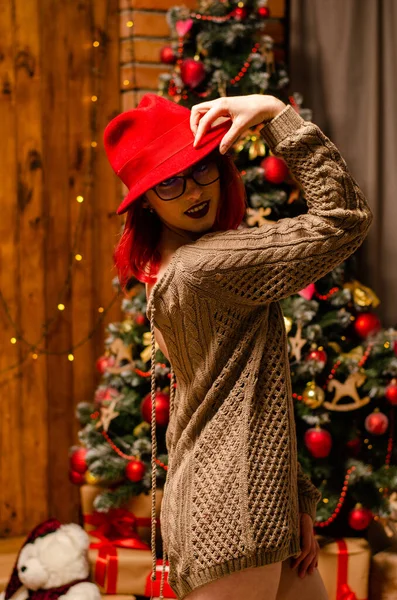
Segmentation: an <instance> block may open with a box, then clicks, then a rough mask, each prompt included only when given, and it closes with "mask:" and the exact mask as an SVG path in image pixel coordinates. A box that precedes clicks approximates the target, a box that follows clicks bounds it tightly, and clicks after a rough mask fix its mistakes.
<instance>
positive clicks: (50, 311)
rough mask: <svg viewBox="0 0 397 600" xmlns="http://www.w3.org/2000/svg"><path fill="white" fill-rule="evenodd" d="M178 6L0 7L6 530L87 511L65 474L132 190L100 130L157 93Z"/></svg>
mask: <svg viewBox="0 0 397 600" xmlns="http://www.w3.org/2000/svg"><path fill="white" fill-rule="evenodd" d="M285 2H286V0H269V7H270V10H271V14H272V18H271V19H270V20H269V21H268V26H267V30H266V31H267V32H268V33H269V35H272V36H273V37H274V39H275V41H276V43H277V45H278V48H279V50H280V51H283V48H284V47H285V36H286V30H285V10H286V8H285ZM174 4H175V2H174V1H173V0H78V1H77V0H70V1H69V2H58V1H56V0H30V1H29V2H25V1H24V0H4V1H3V2H2V3H1V5H0V81H1V95H0V133H1V139H2V142H3V143H2V144H1V145H0V180H1V186H0V206H1V218H0V293H1V295H0V410H1V419H0V537H7V536H13V535H19V534H24V533H26V532H28V531H29V530H30V529H31V528H32V527H33V526H35V525H36V524H37V523H38V522H39V521H41V520H42V519H44V518H47V517H48V516H56V517H58V518H59V519H61V520H62V521H65V522H67V521H69V520H70V521H72V520H73V521H75V520H77V519H78V517H79V497H78V488H76V487H75V486H73V485H72V484H71V483H70V482H69V479H68V450H69V447H70V446H71V445H72V444H74V443H76V442H77V431H78V423H77V421H76V419H75V414H74V411H75V406H76V404H77V403H78V402H80V401H84V400H91V399H92V396H93V393H94V390H95V387H96V385H97V384H98V381H99V375H98V373H96V371H95V360H96V358H97V357H98V356H99V355H100V354H101V353H102V352H103V347H104V338H105V332H104V329H105V325H106V324H107V323H109V322H111V321H117V320H120V319H121V318H122V314H121V311H120V302H121V299H120V298H117V299H116V300H115V301H114V297H115V292H114V290H113V289H112V286H111V280H112V278H113V277H114V275H115V272H114V269H113V264H112V251H113V248H114V245H115V242H116V238H117V236H118V234H119V232H120V228H121V225H122V219H120V218H119V217H117V215H116V214H115V209H116V207H117V205H118V203H119V201H120V198H121V195H122V194H123V193H124V192H125V190H124V189H123V186H121V184H120V183H119V182H118V180H117V178H116V176H115V175H114V173H113V171H112V170H111V168H110V166H109V164H108V162H107V159H106V156H105V153H104V150H103V146H102V133H103V129H104V128H105V126H106V124H107V123H108V121H109V120H110V119H111V118H112V117H113V116H115V115H116V114H117V113H118V112H120V111H121V110H127V109H129V108H132V107H134V106H136V104H137V103H138V102H139V100H140V98H141V96H142V95H143V94H144V93H146V92H147V91H157V83H158V75H159V74H160V73H161V72H164V70H165V68H166V67H165V66H164V65H163V64H161V63H160V62H159V51H160V48H161V47H162V46H163V45H165V44H167V43H169V29H168V25H167V22H166V18H165V15H166V11H167V9H168V8H169V7H170V6H173V5H174ZM184 4H185V5H187V6H190V7H191V8H194V7H195V6H196V2H195V0H194V1H193V0H184ZM129 20H133V23H134V26H133V27H132V28H131V27H128V25H127V23H128V21H129ZM95 40H99V42H100V44H99V46H98V47H97V48H94V47H93V41H95ZM132 58H134V59H135V70H134V69H133V68H132V67H133V64H132ZM134 73H135V74H136V79H134V77H133V74H134ZM127 81H128V82H129V83H126V82H127ZM93 94H94V95H97V97H98V100H97V101H96V102H95V103H93V102H92V99H91V98H92V96H93ZM94 131H96V134H95V136H94V137H96V139H92V137H93V132H94ZM92 142H94V143H95V142H96V143H97V146H96V147H95V148H93V147H92V145H91V144H92ZM78 195H83V196H84V202H83V203H82V204H79V203H78V202H77V201H76V197H77V196H78ZM81 211H83V212H81ZM76 239H77V242H76ZM76 253H79V254H81V256H82V260H80V261H77V260H75V259H74V258H73V256H74V255H75V254H76ZM112 301H114V303H113V304H111V303H112ZM59 303H63V304H64V305H65V310H63V311H59V310H58V308H57V306H58V304H59ZM109 305H111V306H110V309H109V311H108V312H107V313H106V314H103V313H100V312H99V309H100V308H101V307H104V308H106V307H108V306H109ZM101 314H102V316H103V322H100V321H99V318H100V315H101ZM12 338H16V339H17V343H14V344H13V343H11V341H10V340H11V339H12ZM74 346H77V347H76V348H75V349H74V350H73V355H74V360H73V361H70V360H68V356H67V355H68V353H69V352H70V351H71V348H73V347H74ZM35 348H36V350H35ZM33 354H36V355H37V357H34V356H33Z"/></svg>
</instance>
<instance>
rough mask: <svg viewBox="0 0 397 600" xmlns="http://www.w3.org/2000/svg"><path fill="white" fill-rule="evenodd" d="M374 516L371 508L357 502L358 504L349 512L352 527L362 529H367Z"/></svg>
mask: <svg viewBox="0 0 397 600" xmlns="http://www.w3.org/2000/svg"><path fill="white" fill-rule="evenodd" d="M372 518H373V515H372V512H371V511H370V510H369V508H365V506H363V505H362V504H360V503H359V502H357V504H356V506H355V507H354V508H353V510H351V511H350V513H349V517H348V522H349V525H350V527H351V528H352V529H356V530H357V531H361V530H362V529H367V527H368V525H369V524H370V523H371V521H372Z"/></svg>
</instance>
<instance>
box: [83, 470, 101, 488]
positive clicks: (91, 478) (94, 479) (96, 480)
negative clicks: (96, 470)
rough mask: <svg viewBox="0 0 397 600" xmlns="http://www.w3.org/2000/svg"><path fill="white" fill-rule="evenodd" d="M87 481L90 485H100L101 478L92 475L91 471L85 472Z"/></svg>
mask: <svg viewBox="0 0 397 600" xmlns="http://www.w3.org/2000/svg"><path fill="white" fill-rule="evenodd" d="M84 477H85V480H86V482H87V483H89V484H90V485H99V484H100V481H101V479H100V477H97V475H93V473H91V472H90V471H86V472H85V475H84Z"/></svg>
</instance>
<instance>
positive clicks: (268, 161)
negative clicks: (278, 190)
mask: <svg viewBox="0 0 397 600" xmlns="http://www.w3.org/2000/svg"><path fill="white" fill-rule="evenodd" d="M261 167H262V169H263V170H264V172H265V178H266V179H267V180H268V181H270V183H276V184H278V183H282V182H283V181H285V180H286V179H287V177H288V174H289V171H288V167H287V165H286V163H285V161H284V160H283V159H282V158H279V157H278V156H267V157H266V158H265V159H263V160H262V162H261Z"/></svg>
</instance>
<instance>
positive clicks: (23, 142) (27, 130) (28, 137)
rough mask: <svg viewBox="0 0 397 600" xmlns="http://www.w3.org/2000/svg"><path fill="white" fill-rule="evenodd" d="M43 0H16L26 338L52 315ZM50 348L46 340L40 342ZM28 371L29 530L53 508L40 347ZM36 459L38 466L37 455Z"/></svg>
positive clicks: (24, 449) (38, 333) (24, 392)
mask: <svg viewBox="0 0 397 600" xmlns="http://www.w3.org/2000/svg"><path fill="white" fill-rule="evenodd" d="M38 4H39V3H38V0H32V2H29V4H26V2H25V1H24V0H15V36H16V39H15V42H16V51H17V55H16V73H15V101H16V120H15V132H14V135H15V136H16V139H17V161H18V165H19V169H18V180H17V185H18V190H19V194H18V221H19V240H18V253H19V294H20V297H21V302H22V306H21V329H22V331H23V333H24V337H25V339H26V340H29V341H30V342H31V343H35V342H36V340H40V338H42V334H43V331H42V323H44V322H45V319H46V311H45V303H44V302H43V294H44V289H45V271H44V269H43V263H44V240H45V233H46V222H45V220H44V219H43V148H42V138H41V128H42V122H41V119H42V114H41V99H42V98H41V95H42V89H41V80H40V71H39V69H40V23H39V14H40V9H39V6H38ZM38 346H39V348H45V342H44V340H42V341H40V343H39V344H38ZM36 353H37V354H38V359H37V360H34V359H30V360H29V361H27V362H26V364H25V366H24V369H23V378H22V381H21V383H22V389H21V398H20V400H21V406H22V407H23V409H22V410H21V421H20V428H21V429H20V431H21V447H20V458H21V461H20V477H21V478H22V481H23V492H24V498H23V501H24V513H25V516H24V530H25V531H29V530H30V529H31V528H33V527H34V526H35V525H37V523H39V522H41V521H42V520H43V519H45V517H46V515H47V511H48V505H47V503H48V479H47V468H48V448H47V444H48V431H47V397H46V386H47V361H46V358H45V356H44V355H43V354H41V355H40V352H39V351H38V350H37V352H36ZM33 457H34V468H32V459H33Z"/></svg>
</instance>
